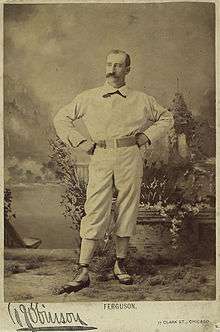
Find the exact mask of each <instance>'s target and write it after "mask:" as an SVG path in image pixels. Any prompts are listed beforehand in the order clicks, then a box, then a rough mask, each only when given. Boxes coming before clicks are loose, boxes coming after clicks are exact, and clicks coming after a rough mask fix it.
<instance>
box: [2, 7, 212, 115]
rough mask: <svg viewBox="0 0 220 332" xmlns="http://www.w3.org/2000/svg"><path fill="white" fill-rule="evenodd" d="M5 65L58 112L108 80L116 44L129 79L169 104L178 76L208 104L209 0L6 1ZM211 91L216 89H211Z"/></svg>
mask: <svg viewBox="0 0 220 332" xmlns="http://www.w3.org/2000/svg"><path fill="white" fill-rule="evenodd" d="M4 8H5V16H4V19H5V25H4V27H5V66H4V70H5V73H6V74H8V75H10V76H11V77H12V78H15V79H19V80H21V81H22V82H23V83H24V84H26V85H27V86H30V87H31V88H32V89H33V90H34V92H35V94H36V95H37V96H38V97H39V98H40V99H41V100H42V101H46V102H47V103H49V105H50V111H51V112H52V113H53V114H54V113H56V111H57V110H58V109H59V107H61V106H62V105H64V104H66V103H68V102H69V101H71V99H72V98H73V97H74V95H76V94H77V93H79V92H81V91H82V90H85V89H88V88H93V87H95V86H98V85H101V84H102V83H103V81H104V80H105V75H104V74H105V57H106V53H107V52H108V51H109V50H111V49H112V48H120V49H124V50H126V51H127V52H128V53H129V54H130V55H131V59H132V66H131V73H130V74H129V76H128V83H129V85H130V86H131V87H133V88H134V89H137V90H142V91H145V92H146V93H147V94H149V95H153V96H155V97H156V98H157V100H158V101H159V102H160V103H161V104H162V105H164V106H167V105H169V104H170V101H171V100H172V98H173V95H174V93H175V91H176V78H177V77H179V80H180V90H181V91H182V92H183V94H184V98H185V100H186V102H187V103H188V106H189V107H190V108H191V109H192V110H193V112H194V113H199V112H202V111H203V108H202V106H203V100H204V96H206V95H207V94H208V95H209V96H210V91H211V92H213V91H214V89H215V86H214V81H215V66H214V53H215V44H214V41H215V36H214V29H215V28H214V27H215V17H214V4H211V3H162V4H158V3H157V4H156V3H154V4H149V3H148V4H147V3H145V4H132V3H130V4H129V3H127V4H107V3H102V4H97V3H96V4H92V3H90V4H37V5H27V4H25V5H5V6H4ZM211 95H212V93H211Z"/></svg>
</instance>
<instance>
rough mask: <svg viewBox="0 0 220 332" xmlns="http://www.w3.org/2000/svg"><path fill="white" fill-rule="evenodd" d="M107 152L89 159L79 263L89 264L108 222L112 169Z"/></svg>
mask: <svg viewBox="0 0 220 332" xmlns="http://www.w3.org/2000/svg"><path fill="white" fill-rule="evenodd" d="M109 152H110V151H109V150H105V151H98V152H97V153H96V154H95V155H94V156H92V158H91V162H90V165H89V182H88V186H87V195H86V196H87V197H86V203H85V212H86V216H85V217H83V219H82V221H81V228H80V236H81V238H82V245H81V253H80V263H81V262H87V264H89V262H90V260H91V258H92V256H93V253H94V250H95V246H96V243H97V240H99V239H103V238H104V235H105V232H106V230H107V227H108V225H109V222H110V214H111V205H112V192H113V169H112V160H113V158H112V154H110V153H109Z"/></svg>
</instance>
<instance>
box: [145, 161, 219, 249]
mask: <svg viewBox="0 0 220 332" xmlns="http://www.w3.org/2000/svg"><path fill="white" fill-rule="evenodd" d="M204 178H205V181H204ZM202 179H203V185H202ZM204 185H205V191H204V188H203V186H204ZM213 192H215V185H214V172H211V171H205V170H202V169H199V168H197V167H195V166H194V165H192V164H188V165H182V166H180V165H179V166H174V165H165V164H163V163H161V165H160V167H157V166H156V164H154V165H152V167H145V168H144V178H143V183H142V188H141V204H142V205H144V206H145V207H146V209H150V210H154V211H156V212H158V213H160V214H161V215H162V216H163V217H166V218H167V219H168V221H169V222H170V223H171V227H170V232H171V236H172V245H173V247H174V248H177V244H178V240H179V236H180V234H181V230H183V228H184V227H185V226H186V225H187V223H188V224H189V222H190V221H192V220H193V217H194V216H196V215H197V214H198V213H199V212H200V211H202V210H204V209H206V208H208V207H209V206H210V205H211V204H212V201H213V200H212V199H211V198H212V196H211V194H212V195H213Z"/></svg>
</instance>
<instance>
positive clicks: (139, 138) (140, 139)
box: [135, 133, 151, 147]
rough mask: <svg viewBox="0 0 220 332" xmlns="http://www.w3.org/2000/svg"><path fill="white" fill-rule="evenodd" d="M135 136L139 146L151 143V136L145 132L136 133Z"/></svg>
mask: <svg viewBox="0 0 220 332" xmlns="http://www.w3.org/2000/svg"><path fill="white" fill-rule="evenodd" d="M135 138H136V142H137V145H138V146H139V147H140V146H142V145H145V146H148V145H150V144H151V141H150V140H149V138H148V137H147V136H146V135H145V134H143V133H138V134H136V135H135Z"/></svg>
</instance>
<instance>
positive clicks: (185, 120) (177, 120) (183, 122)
mask: <svg viewBox="0 0 220 332" xmlns="http://www.w3.org/2000/svg"><path fill="white" fill-rule="evenodd" d="M169 110H170V111H171V112H172V113H173V116H174V129H175V131H176V133H177V134H178V135H179V134H182V133H184V134H185V135H186V138H187V141H188V142H189V141H190V140H191V137H192V133H193V128H194V120H193V117H192V113H191V112H190V110H189V109H188V108H187V105H186V103H185V101H184V98H183V96H182V94H180V93H178V92H177V93H175V97H174V99H173V101H172V103H171V106H170V107H169Z"/></svg>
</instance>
